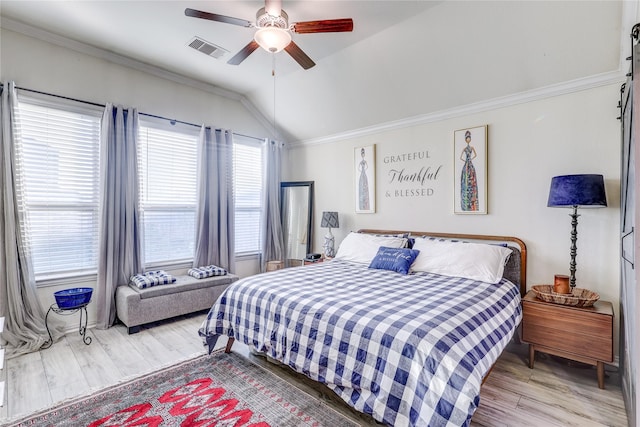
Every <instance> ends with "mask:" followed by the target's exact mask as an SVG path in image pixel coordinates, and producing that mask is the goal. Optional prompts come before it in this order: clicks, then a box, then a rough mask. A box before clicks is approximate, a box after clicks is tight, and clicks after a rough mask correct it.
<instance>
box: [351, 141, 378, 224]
mask: <svg viewBox="0 0 640 427" xmlns="http://www.w3.org/2000/svg"><path fill="white" fill-rule="evenodd" d="M354 159H355V193H356V213H374V212H375V211H376V207H375V206H376V181H375V179H376V163H375V161H376V159H375V144H374V145H369V146H366V147H356V148H355V149H354Z"/></svg>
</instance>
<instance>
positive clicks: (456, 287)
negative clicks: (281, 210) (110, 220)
mask: <svg viewBox="0 0 640 427" xmlns="http://www.w3.org/2000/svg"><path fill="white" fill-rule="evenodd" d="M521 316H522V314H521V308H520V295H519V290H518V287H517V286H516V285H514V284H513V283H511V282H509V281H506V280H504V279H503V280H502V281H501V282H500V283H499V284H497V285H491V284H487V283H483V282H474V281H472V280H466V279H460V278H450V277H444V276H438V275H435V274H430V273H416V274H410V275H401V274H398V273H395V272H390V271H386V270H372V269H368V268H367V267H366V266H361V265H355V264H351V263H347V262H343V261H338V260H334V261H331V262H325V263H319V264H316V265H310V266H304V267H297V268H290V269H284V270H278V271H274V272H269V273H265V274H260V275H256V276H251V277H248V278H245V279H243V280H240V281H238V282H236V283H235V284H233V285H231V286H230V287H229V288H228V289H227V290H226V291H225V293H224V294H223V295H222V296H221V297H220V298H219V299H218V301H217V302H216V303H215V304H214V306H213V307H212V308H211V311H210V312H209V315H208V316H207V320H205V321H204V322H203V324H202V326H201V328H200V331H199V332H200V335H202V336H203V337H206V339H207V341H208V342H210V343H211V342H212V341H215V340H216V339H217V336H218V335H225V336H233V337H235V338H236V339H237V340H239V341H241V342H244V343H245V344H247V345H249V347H252V348H254V349H255V350H258V351H260V352H264V353H266V354H267V355H269V356H270V357H272V358H274V359H276V360H279V361H281V362H282V363H284V364H286V365H289V366H290V367H292V368H293V369H295V370H296V371H298V372H302V373H304V374H305V375H307V376H308V377H310V378H312V379H314V380H316V381H319V382H322V383H325V384H326V385H327V386H329V387H330V388H331V389H333V390H334V391H335V392H336V393H337V394H338V395H339V396H340V397H341V398H342V399H344V400H345V401H346V402H347V403H348V404H349V405H351V406H353V407H354V408H355V409H357V410H359V411H361V412H364V413H368V414H371V415H372V416H373V417H374V418H375V419H376V420H378V421H382V422H384V423H387V424H389V425H394V426H466V425H468V424H469V422H470V420H471V416H472V415H473V413H474V411H475V410H476V408H477V407H478V404H479V401H480V398H479V393H480V386H481V383H482V378H483V377H484V375H485V374H486V373H487V372H488V370H489V369H490V367H491V366H492V365H493V363H494V362H495V361H496V359H497V358H498V356H499V355H500V353H501V352H502V350H503V349H504V347H505V346H506V344H507V343H508V342H509V340H510V339H511V337H512V336H513V334H514V332H515V329H516V327H517V326H518V324H519V323H520V320H521Z"/></svg>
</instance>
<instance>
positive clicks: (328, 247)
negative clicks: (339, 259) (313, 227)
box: [320, 212, 340, 258]
mask: <svg viewBox="0 0 640 427" xmlns="http://www.w3.org/2000/svg"><path fill="white" fill-rule="evenodd" d="M320 227H322V228H329V231H328V232H327V234H326V235H325V236H324V245H322V247H323V248H324V256H325V257H326V258H333V257H334V256H335V255H336V251H335V249H334V242H335V239H334V238H333V234H331V228H338V227H340V223H339V222H338V212H322V222H321V223H320Z"/></svg>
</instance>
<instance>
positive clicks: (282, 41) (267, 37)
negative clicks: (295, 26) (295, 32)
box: [253, 27, 291, 53]
mask: <svg viewBox="0 0 640 427" xmlns="http://www.w3.org/2000/svg"><path fill="white" fill-rule="evenodd" d="M253 39H254V40H255V41H256V43H258V44H259V45H260V47H261V48H263V49H264V50H266V51H267V52H273V53H277V52H280V51H281V50H282V49H284V48H285V47H287V46H289V43H291V34H289V32H288V31H287V30H284V29H282V28H278V27H265V28H260V29H259V30H258V31H256V33H255V34H254V36H253Z"/></svg>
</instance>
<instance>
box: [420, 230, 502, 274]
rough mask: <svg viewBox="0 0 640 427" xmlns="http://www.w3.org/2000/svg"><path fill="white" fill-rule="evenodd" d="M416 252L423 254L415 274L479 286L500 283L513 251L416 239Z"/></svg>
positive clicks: (477, 244) (495, 247)
mask: <svg viewBox="0 0 640 427" xmlns="http://www.w3.org/2000/svg"><path fill="white" fill-rule="evenodd" d="M413 249H417V250H419V251H420V254H419V255H418V257H417V258H416V260H415V261H414V262H413V265H412V266H411V270H412V271H427V272H430V273H436V274H441V275H443V276H453V277H463V278H466V279H472V280H478V281H480V282H488V283H498V282H499V281H500V279H502V274H503V273H504V265H505V263H506V262H507V259H509V256H510V255H511V249H509V248H506V247H504V246H497V245H489V244H484V243H466V242H452V241H449V240H445V241H441V240H432V239H416V241H415V243H414V244H413Z"/></svg>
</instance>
